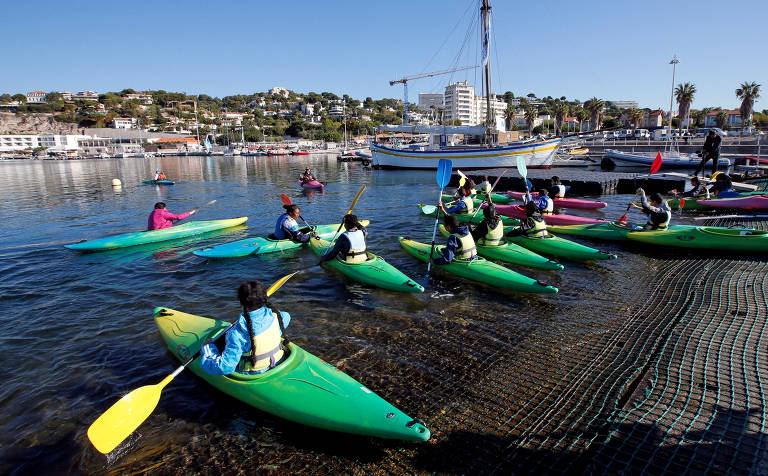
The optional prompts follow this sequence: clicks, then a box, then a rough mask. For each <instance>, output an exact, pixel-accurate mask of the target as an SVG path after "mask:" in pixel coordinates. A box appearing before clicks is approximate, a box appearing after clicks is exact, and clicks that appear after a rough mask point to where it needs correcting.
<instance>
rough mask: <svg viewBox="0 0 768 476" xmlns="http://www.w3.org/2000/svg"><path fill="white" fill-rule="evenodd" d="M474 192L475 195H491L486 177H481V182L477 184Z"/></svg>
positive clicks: (489, 184)
mask: <svg viewBox="0 0 768 476" xmlns="http://www.w3.org/2000/svg"><path fill="white" fill-rule="evenodd" d="M475 191H476V192H477V193H482V194H484V195H488V194H489V193H491V182H489V181H488V176H487V175H483V181H482V182H480V183H479V184H477V187H475Z"/></svg>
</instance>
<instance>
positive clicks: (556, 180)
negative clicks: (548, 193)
mask: <svg viewBox="0 0 768 476" xmlns="http://www.w3.org/2000/svg"><path fill="white" fill-rule="evenodd" d="M551 182H552V184H551V189H552V196H553V197H554V198H565V192H566V190H565V185H563V184H562V183H560V177H558V176H557V175H553V176H552V180H551Z"/></svg>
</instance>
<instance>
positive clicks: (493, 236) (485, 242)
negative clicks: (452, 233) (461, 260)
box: [471, 203, 505, 246]
mask: <svg viewBox="0 0 768 476" xmlns="http://www.w3.org/2000/svg"><path fill="white" fill-rule="evenodd" d="M471 233H472V239H474V240H475V243H477V244H478V245H480V246H501V245H503V244H504V241H505V240H504V223H502V220H501V217H500V216H499V215H498V214H497V213H496V207H495V206H493V204H492V203H490V204H488V206H486V207H485V208H483V221H482V222H480V224H479V225H477V226H476V227H475V228H474V229H473V230H472V231H471Z"/></svg>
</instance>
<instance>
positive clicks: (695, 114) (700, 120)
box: [689, 109, 706, 127]
mask: <svg viewBox="0 0 768 476" xmlns="http://www.w3.org/2000/svg"><path fill="white" fill-rule="evenodd" d="M689 115H690V116H691V119H693V123H694V124H695V125H696V127H699V126H700V125H701V124H704V118H705V116H706V113H705V112H704V111H699V110H698V109H691V112H690V113H689Z"/></svg>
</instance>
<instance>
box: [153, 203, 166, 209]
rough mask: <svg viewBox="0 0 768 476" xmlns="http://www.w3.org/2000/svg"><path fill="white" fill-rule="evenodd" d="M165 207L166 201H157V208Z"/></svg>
mask: <svg viewBox="0 0 768 476" xmlns="http://www.w3.org/2000/svg"><path fill="white" fill-rule="evenodd" d="M162 208H165V202H157V203H155V210H159V209H162Z"/></svg>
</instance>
